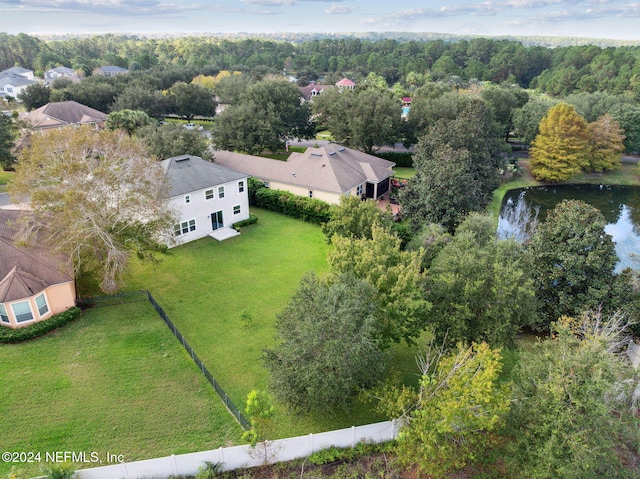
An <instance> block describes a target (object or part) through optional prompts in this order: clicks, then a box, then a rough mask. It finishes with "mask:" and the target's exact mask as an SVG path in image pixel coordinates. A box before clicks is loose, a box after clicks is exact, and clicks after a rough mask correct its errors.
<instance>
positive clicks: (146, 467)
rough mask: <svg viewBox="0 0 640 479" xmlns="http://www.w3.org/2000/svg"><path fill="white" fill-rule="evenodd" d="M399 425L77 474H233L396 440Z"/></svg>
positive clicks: (158, 478)
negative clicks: (211, 470) (208, 470)
mask: <svg viewBox="0 0 640 479" xmlns="http://www.w3.org/2000/svg"><path fill="white" fill-rule="evenodd" d="M398 424H399V423H398V422H397V421H386V422H379V423H376V424H369V425H366V426H354V427H351V428H347V429H339V430H337V431H329V432H322V433H318V434H309V435H308V436H299V437H292V438H288V439H278V440H275V441H267V443H266V444H264V443H260V444H258V445H256V447H255V448H251V447H250V446H248V445H245V446H235V447H221V448H219V449H213V450H210V451H203V452H194V453H191V454H180V455H177V456H176V455H172V456H168V457H161V458H157V459H148V460H144V461H136V462H126V463H122V464H112V465H109V466H102V467H96V468H93V469H84V470H80V471H77V472H78V477H79V478H80V479H138V478H143V477H144V478H145V479H165V478H167V477H169V476H172V475H173V476H178V475H180V476H193V475H195V474H196V473H197V472H198V468H200V467H202V466H204V465H205V462H211V463H214V464H215V463H220V464H221V469H222V470H224V471H230V470H233V469H241V468H246V467H255V466H261V465H264V464H273V463H276V462H282V461H290V460H293V459H298V458H302V457H307V456H310V455H311V454H313V453H314V452H318V451H321V450H322V449H327V448H329V447H331V446H336V447H341V448H342V447H354V446H355V445H356V444H357V443H358V442H367V443H375V444H377V443H382V442H387V441H391V440H393V439H395V437H396V436H397V434H398Z"/></svg>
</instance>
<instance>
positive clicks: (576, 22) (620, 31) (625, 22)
mask: <svg viewBox="0 0 640 479" xmlns="http://www.w3.org/2000/svg"><path fill="white" fill-rule="evenodd" d="M0 31H2V32H6V33H10V34H17V33H27V34H30V35H37V34H51V33H67V34H101V33H133V34H140V35H144V34H158V33H169V34H172V33H187V34H189V33H192V34H193V33H238V32H248V33H276V32H296V33H300V32H304V33H315V32H320V33H344V32H391V31H393V32H430V33H451V34H458V35H461V34H464V35H480V36H503V35H519V36H531V35H534V36H569V37H587V38H607V39H617V40H640V0H636V1H635V2H630V1H623V0H424V1H417V0H0Z"/></svg>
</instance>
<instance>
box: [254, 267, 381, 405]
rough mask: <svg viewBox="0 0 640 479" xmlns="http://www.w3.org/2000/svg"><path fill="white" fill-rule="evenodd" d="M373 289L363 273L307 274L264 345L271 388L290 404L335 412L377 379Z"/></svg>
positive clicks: (378, 365) (377, 316)
mask: <svg viewBox="0 0 640 479" xmlns="http://www.w3.org/2000/svg"><path fill="white" fill-rule="evenodd" d="M374 296H375V289H374V288H373V287H372V286H371V285H369V284H367V282H366V281H364V280H362V279H357V278H354V277H338V278H334V279H333V280H332V281H330V282H329V281H323V280H320V279H318V278H317V277H316V276H314V275H312V274H311V275H307V276H305V277H304V278H303V279H302V281H301V282H300V285H299V287H298V290H297V291H296V293H295V295H294V296H293V298H292V299H291V301H290V302H289V304H288V305H287V307H286V308H285V309H284V311H282V313H280V314H279V315H278V319H277V321H276V345H275V346H274V347H273V348H271V349H267V350H266V351H265V355H264V361H265V364H266V366H267V369H268V370H269V375H270V376H269V377H270V385H271V389H272V390H273V392H274V394H275V395H276V396H277V397H279V398H280V399H281V400H282V401H284V402H286V403H287V404H289V405H290V406H292V407H293V408H294V409H299V410H315V411H324V412H335V411H337V410H340V409H344V408H345V407H346V406H347V405H348V404H350V403H351V401H352V400H353V399H354V397H355V396H356V395H357V393H358V391H359V389H360V388H366V387H370V386H372V385H373V384H375V383H376V382H377V381H378V380H379V379H380V374H381V372H382V370H383V368H384V364H385V361H384V356H383V354H382V352H381V349H380V344H379V341H378V338H377V331H378V322H379V320H380V311H379V309H378V307H377V305H376V301H375V300H374Z"/></svg>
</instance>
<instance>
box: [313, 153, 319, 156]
mask: <svg viewBox="0 0 640 479" xmlns="http://www.w3.org/2000/svg"><path fill="white" fill-rule="evenodd" d="M311 156H322V153H311Z"/></svg>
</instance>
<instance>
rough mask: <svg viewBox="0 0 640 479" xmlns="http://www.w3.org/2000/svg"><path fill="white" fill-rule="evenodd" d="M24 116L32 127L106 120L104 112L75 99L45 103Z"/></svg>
mask: <svg viewBox="0 0 640 479" xmlns="http://www.w3.org/2000/svg"><path fill="white" fill-rule="evenodd" d="M26 117H27V119H28V120H29V121H30V122H31V124H32V125H33V128H39V129H44V128H58V127H61V126H66V125H85V124H93V123H102V122H104V121H106V120H107V115H106V113H102V112H101V111H98V110H94V109H93V108H90V107H88V106H85V105H82V104H80V103H78V102H75V101H60V102H55V103H47V104H46V105H44V106H41V107H40V108H38V109H37V110H33V111H32V112H31V113H29V114H28V115H27V116H26Z"/></svg>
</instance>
